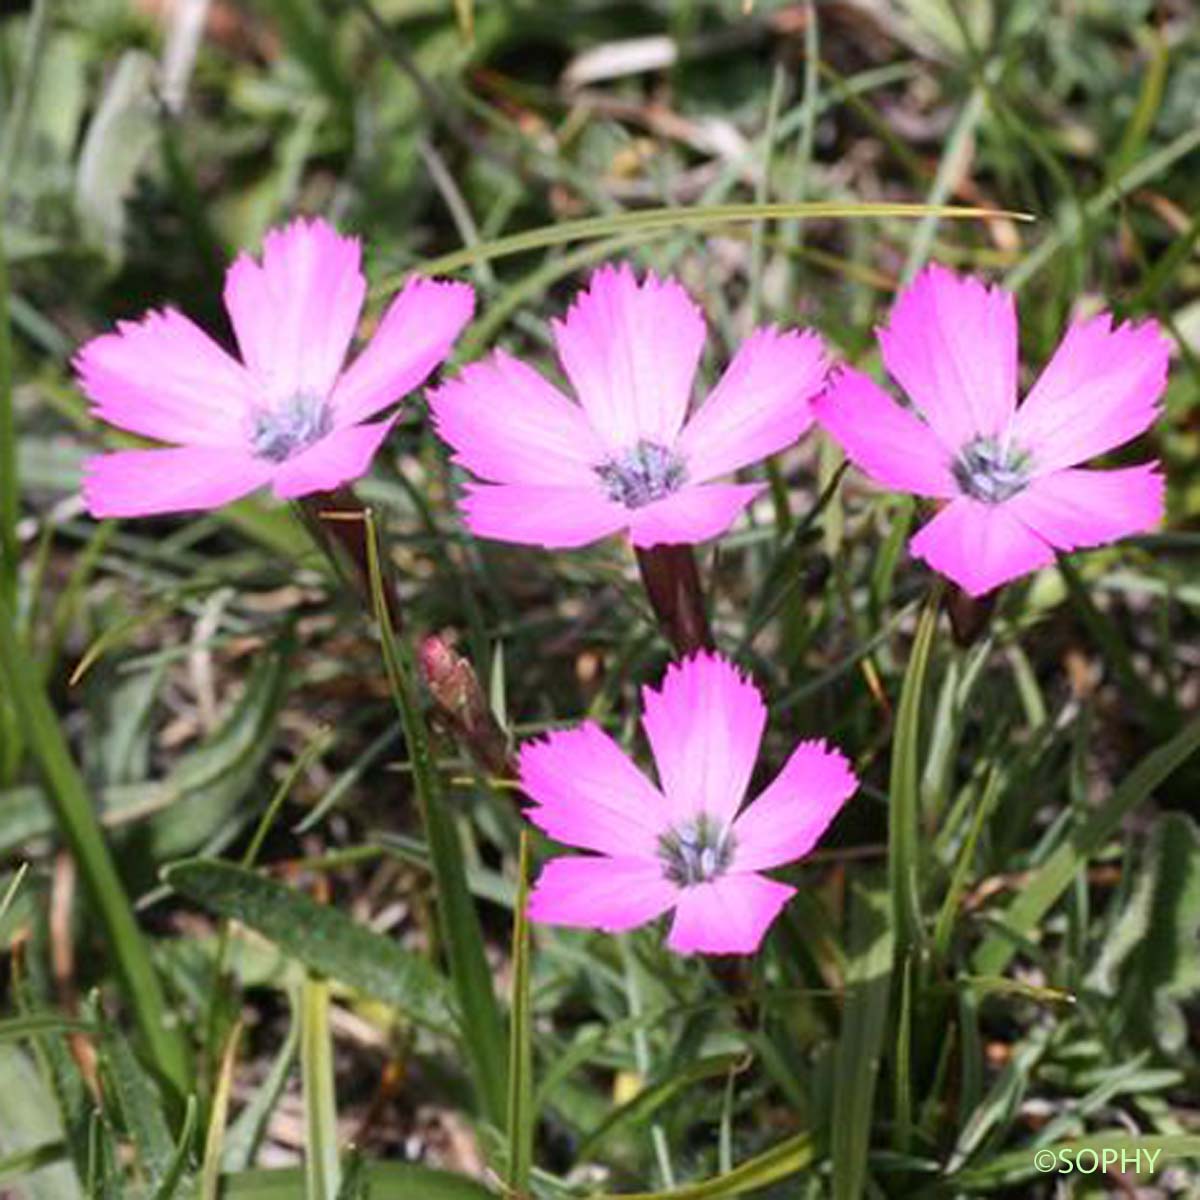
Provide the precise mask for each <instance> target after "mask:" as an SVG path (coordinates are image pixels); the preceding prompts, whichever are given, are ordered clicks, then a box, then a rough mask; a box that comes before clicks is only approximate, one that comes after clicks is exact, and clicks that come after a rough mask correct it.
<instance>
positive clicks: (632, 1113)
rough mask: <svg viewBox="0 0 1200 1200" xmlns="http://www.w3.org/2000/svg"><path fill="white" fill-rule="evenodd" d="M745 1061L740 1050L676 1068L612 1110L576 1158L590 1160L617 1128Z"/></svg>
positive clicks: (650, 1112) (726, 1072) (580, 1148)
mask: <svg viewBox="0 0 1200 1200" xmlns="http://www.w3.org/2000/svg"><path fill="white" fill-rule="evenodd" d="M744 1060H745V1055H744V1054H741V1053H737V1054H714V1055H712V1056H711V1057H708V1058H702V1059H700V1060H699V1061H698V1062H692V1063H689V1064H688V1065H687V1066H685V1067H683V1068H682V1069H681V1070H676V1071H673V1072H672V1073H671V1074H670V1075H668V1076H667V1077H666V1078H665V1079H661V1080H659V1081H658V1082H656V1083H651V1084H650V1085H649V1086H647V1087H644V1088H642V1090H641V1091H640V1092H638V1093H637V1095H636V1096H634V1097H633V1099H632V1100H630V1101H628V1102H627V1103H625V1104H622V1105H621V1106H620V1107H619V1108H615V1109H613V1111H612V1112H610V1113H609V1114H608V1116H606V1117H605V1118H604V1120H603V1121H601V1122H600V1124H599V1125H598V1126H597V1127H596V1128H595V1129H593V1130H592V1132H591V1133H590V1134H589V1135H588V1136H587V1138H586V1139H585V1140H584V1141H583V1142H582V1144H581V1145H580V1146H579V1148H578V1150H577V1151H576V1158H578V1159H579V1161H580V1162H587V1161H589V1160H590V1159H591V1158H593V1157H594V1153H595V1150H596V1147H597V1146H599V1145H600V1143H601V1142H603V1141H604V1140H605V1139H606V1138H608V1137H609V1136H611V1134H612V1133H613V1132H614V1131H615V1130H617V1129H620V1128H621V1127H622V1126H625V1125H628V1124H630V1123H631V1122H632V1123H638V1124H640V1123H642V1122H645V1121H646V1120H648V1119H649V1117H650V1116H651V1114H653V1113H656V1112H657V1111H658V1110H659V1109H660V1108H662V1106H663V1105H664V1104H666V1103H667V1102H668V1101H670V1100H672V1099H673V1098H674V1097H676V1096H677V1095H679V1093H680V1092H681V1091H683V1090H684V1089H686V1088H689V1087H691V1086H692V1084H694V1083H700V1082H702V1081H703V1080H705V1079H712V1078H713V1077H714V1076H718V1075H721V1076H723V1075H726V1074H728V1073H729V1071H731V1070H733V1069H734V1068H735V1067H736V1066H737V1065H738V1064H739V1063H740V1062H743V1061H744Z"/></svg>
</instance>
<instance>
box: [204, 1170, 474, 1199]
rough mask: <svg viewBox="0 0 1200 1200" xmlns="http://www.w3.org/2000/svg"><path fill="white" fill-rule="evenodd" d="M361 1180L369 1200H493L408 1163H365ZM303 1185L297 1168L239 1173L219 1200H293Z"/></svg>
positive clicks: (455, 1178)
mask: <svg viewBox="0 0 1200 1200" xmlns="http://www.w3.org/2000/svg"><path fill="white" fill-rule="evenodd" d="M363 1178H364V1180H365V1183H366V1186H367V1188H368V1190H369V1194H370V1196H371V1200H495V1193H494V1192H491V1191H489V1190H488V1189H487V1188H485V1187H484V1186H483V1185H482V1184H481V1183H476V1182H475V1180H473V1179H467V1178H464V1177H463V1176H462V1175H451V1174H450V1173H449V1172H448V1171H435V1170H432V1169H430V1168H429V1167H416V1166H410V1165H408V1164H407V1163H380V1162H368V1163H367V1164H365V1166H364V1167H363ZM304 1182H305V1176H304V1171H303V1170H302V1169H301V1168H299V1167H289V1168H283V1169H274V1170H270V1169H258V1170H251V1171H239V1172H237V1173H236V1174H233V1175H223V1176H222V1177H221V1200H296V1198H297V1197H298V1196H303V1195H304V1194H305V1193H304ZM190 1194H191V1195H192V1196H193V1197H196V1196H198V1193H196V1192H195V1191H193V1192H192V1193H190Z"/></svg>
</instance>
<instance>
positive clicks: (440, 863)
mask: <svg viewBox="0 0 1200 1200" xmlns="http://www.w3.org/2000/svg"><path fill="white" fill-rule="evenodd" d="M364 519H365V521H366V526H367V528H366V535H367V537H366V543H367V559H368V562H367V566H368V575H369V583H370V588H371V598H372V605H373V608H374V612H375V620H376V621H377V623H378V626H379V633H380V642H381V645H382V648H383V660H384V665H385V667H386V669H387V675H388V682H389V684H390V687H391V692H392V698H393V700H394V701H395V704H396V708H397V710H398V712H399V714H400V721H401V724H402V725H403V726H404V736H405V739H406V741H407V742H408V753H409V759H410V760H411V762H412V774H413V790H414V791H415V793H416V797H417V804H418V806H419V807H420V810H421V818H422V821H423V823H424V826H425V836H426V839H427V841H428V843H429V858H430V863H431V865H432V867H433V874H434V878H435V879H436V881H437V906H438V921H439V925H440V928H441V931H442V941H443V943H444V947H445V952H446V956H447V958H448V960H449V963H450V978H451V981H452V983H453V985H454V990H455V993H456V995H457V997H458V1008H459V1019H460V1020H461V1022H462V1030H463V1038H464V1040H465V1042H466V1046H467V1056H468V1060H469V1062H470V1065H471V1071H472V1074H473V1075H474V1077H475V1084H476V1090H477V1092H478V1094H479V1101H480V1105H481V1107H482V1109H483V1113H484V1115H485V1116H486V1117H487V1119H488V1120H489V1121H491V1122H492V1123H493V1124H495V1125H503V1122H504V1108H505V1101H506V1091H507V1089H506V1086H505V1084H506V1064H505V1061H504V1047H505V1041H506V1039H505V1036H504V1021H503V1019H502V1017H501V1015H500V1008H499V1005H498V1004H497V1002H496V993H495V989H494V987H493V986H492V972H491V968H490V967H489V966H488V961H487V956H486V955H485V953H484V947H483V931H482V929H481V928H480V925H479V914H478V912H477V911H476V909H475V902H474V900H473V898H472V896H471V891H470V888H469V886H468V884H467V877H466V869H465V867H464V865H463V855H462V845H461V843H460V841H459V836H458V831H457V829H456V828H455V824H454V818H453V814H452V813H451V812H450V810H449V808H448V806H447V804H446V798H445V794H444V791H443V788H442V780H441V777H440V775H439V774H438V771H437V764H436V763H435V761H434V757H433V752H432V749H431V747H430V744H429V730H428V729H427V728H426V726H425V718H424V714H423V713H422V712H421V708H420V705H419V703H418V701H417V692H416V687H415V684H414V680H415V679H416V678H417V672H416V667H415V664H414V662H413V657H412V652H411V650H410V648H409V646H408V644H407V642H405V641H404V640H403V639H402V638H399V637H397V636H396V632H395V630H394V629H393V628H392V622H391V616H390V614H389V610H388V605H387V601H386V597H385V593H384V581H383V570H382V565H381V560H380V554H379V540H378V535H377V532H376V529H375V522H374V519H373V517H372V514H371V512H370V510H369V509H368V510H367V511H366V512H365V514H364Z"/></svg>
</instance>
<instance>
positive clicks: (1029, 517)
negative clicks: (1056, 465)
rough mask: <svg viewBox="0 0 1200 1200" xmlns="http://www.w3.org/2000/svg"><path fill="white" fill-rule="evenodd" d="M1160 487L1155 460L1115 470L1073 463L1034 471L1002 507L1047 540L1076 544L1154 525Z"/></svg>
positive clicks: (1092, 542)
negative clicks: (1031, 478) (1041, 472)
mask: <svg viewBox="0 0 1200 1200" xmlns="http://www.w3.org/2000/svg"><path fill="white" fill-rule="evenodd" d="M1165 489H1166V481H1165V480H1164V479H1163V477H1162V474H1161V472H1160V471H1159V469H1158V464H1157V463H1145V464H1143V465H1142V466H1140V467H1123V468H1121V469H1120V470H1115V471H1086V470H1081V469H1079V468H1075V469H1073V470H1067V471H1055V472H1054V474H1052V475H1042V476H1039V477H1038V478H1037V479H1035V480H1034V481H1033V482H1032V483H1031V484H1030V485H1029V486H1028V487H1027V488H1026V489H1025V490H1024V491H1023V492H1021V493H1019V494H1018V495H1016V496H1014V497H1013V498H1012V499H1011V500H1010V501H1009V502H1008V508H1009V511H1011V512H1012V514H1013V516H1015V517H1016V518H1017V520H1019V521H1021V522H1022V523H1023V524H1024V525H1026V526H1028V527H1029V528H1030V529H1032V530H1033V531H1034V533H1036V534H1037V535H1038V536H1039V537H1041V538H1044V539H1045V540H1046V541H1047V542H1049V543H1050V544H1051V545H1052V546H1055V547H1057V548H1058V549H1059V550H1076V549H1079V548H1080V547H1083V546H1103V545H1105V544H1106V543H1108V542H1115V541H1119V540H1120V539H1121V538H1123V537H1128V536H1129V535H1130V534H1133V533H1146V532H1148V531H1149V530H1152V529H1154V528H1156V527H1157V526H1158V525H1159V523H1160V522H1161V521H1162V517H1163V498H1164V491H1165Z"/></svg>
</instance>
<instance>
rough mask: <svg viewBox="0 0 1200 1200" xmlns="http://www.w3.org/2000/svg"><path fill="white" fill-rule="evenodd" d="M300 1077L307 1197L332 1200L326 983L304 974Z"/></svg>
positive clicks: (337, 1168) (338, 1177) (335, 1164)
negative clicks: (306, 976) (304, 1134)
mask: <svg viewBox="0 0 1200 1200" xmlns="http://www.w3.org/2000/svg"><path fill="white" fill-rule="evenodd" d="M300 1078H301V1083H302V1087H303V1090H304V1127H305V1132H306V1134H307V1136H306V1138H305V1148H304V1149H305V1155H304V1166H305V1172H304V1178H305V1180H306V1182H307V1185H308V1190H307V1192H306V1195H308V1196H310V1197H312V1200H337V1194H338V1191H339V1189H340V1188H341V1186H342V1170H341V1162H340V1160H339V1158H338V1144H337V1103H336V1098H335V1096H334V1087H333V1038H332V1035H331V1034H330V1031H329V983H328V981H326V980H324V979H317V978H316V977H314V976H311V975H310V976H309V978H308V979H306V980H305V981H304V988H303V992H302V994H301V997H300Z"/></svg>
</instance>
